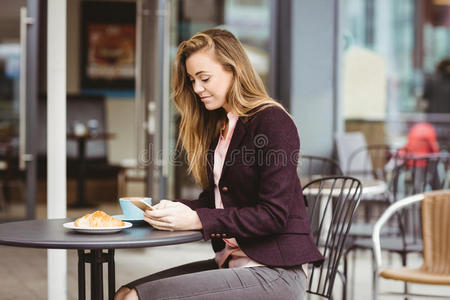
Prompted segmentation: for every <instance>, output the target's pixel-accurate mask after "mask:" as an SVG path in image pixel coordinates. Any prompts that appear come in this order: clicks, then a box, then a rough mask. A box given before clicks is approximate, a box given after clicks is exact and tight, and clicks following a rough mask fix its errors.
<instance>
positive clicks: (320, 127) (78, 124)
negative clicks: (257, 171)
mask: <svg viewBox="0 0 450 300" xmlns="http://www.w3.org/2000/svg"><path fill="white" fill-rule="evenodd" d="M66 4H67V10H66V12H65V14H64V13H63V12H62V13H61V14H55V15H50V14H48V10H47V1H46V0H28V1H26V0H2V1H1V9H0V222H7V221H12V220H21V219H34V218H45V217H46V213H45V210H46V203H47V192H46V187H47V183H48V182H47V171H46V169H47V162H48V159H50V158H47V109H48V107H47V86H48V85H47V84H48V82H47V73H48V72H47V71H48V70H47V61H48V57H47V50H48V48H49V47H55V46H56V45H58V44H60V43H65V45H66V49H67V52H66V55H67V62H66V63H67V67H66V76H67V82H66V88H67V97H66V98H63V99H60V101H66V105H67V111H66V112H64V111H60V112H59V113H61V114H63V113H66V114H67V124H66V132H67V136H66V141H67V205H68V208H69V213H68V215H69V216H73V217H75V216H78V215H80V214H81V212H83V211H85V210H86V211H90V210H92V208H93V207H103V208H104V207H107V208H106V209H107V211H108V209H109V211H108V212H110V213H120V210H119V208H118V201H117V199H118V198H119V197H121V196H151V197H153V200H154V203H156V202H158V201H159V200H160V199H164V198H166V199H178V198H184V199H195V198H196V197H197V196H198V193H199V192H200V189H199V187H198V186H197V185H196V184H195V182H194V180H193V178H192V176H190V175H189V174H188V173H187V164H186V158H185V155H184V153H183V152H182V151H181V149H179V148H177V145H176V141H177V134H178V133H177V128H178V123H179V119H180V116H179V114H178V112H177V110H176V108H175V106H174V104H173V102H172V100H171V94H170V85H169V82H170V76H171V67H172V66H171V64H172V61H173V58H174V56H175V53H176V49H177V46H178V44H179V43H180V42H181V41H183V40H186V39H188V38H189V37H191V36H192V35H193V34H195V33H197V32H199V31H201V30H204V29H207V28H211V27H220V28H225V29H228V30H230V31H231V32H233V33H234V34H235V35H236V36H237V37H238V38H239V40H240V41H241V42H242V44H243V46H244V48H245V50H246V52H247V54H248V56H249V58H250V60H251V61H252V63H253V66H254V68H255V70H256V71H257V73H258V74H259V75H260V76H261V78H262V80H263V82H264V84H265V86H266V88H267V90H268V92H269V95H270V96H272V97H273V98H275V99H277V100H278V101H279V102H280V103H282V104H283V105H284V106H285V107H286V109H287V110H288V111H289V112H290V113H291V115H292V116H293V118H294V120H295V122H296V125H297V127H298V130H299V135H300V140H301V150H300V152H301V155H302V156H305V157H306V156H308V155H311V154H314V155H317V156H321V157H326V158H329V159H332V160H336V161H337V162H338V163H340V167H341V168H342V171H343V172H344V173H346V174H348V173H349V172H348V171H350V169H351V167H350V165H349V161H350V160H351V158H352V157H351V155H350V153H349V152H347V153H343V151H344V150H342V147H340V146H339V145H342V144H344V145H345V144H346V143H347V142H346V140H345V138H344V137H346V136H348V134H349V133H357V134H359V136H358V140H359V141H362V142H360V143H359V144H358V143H356V144H355V145H354V147H353V149H352V150H353V151H357V150H358V147H361V146H363V147H366V148H369V147H371V146H374V147H375V146H381V145H382V146H383V147H387V148H389V149H391V150H392V151H390V152H389V155H390V156H386V155H384V157H383V158H384V159H385V160H383V163H382V167H383V168H384V166H385V164H386V161H387V160H389V158H392V155H393V153H394V152H395V151H397V150H398V149H404V150H405V151H411V152H414V154H430V153H438V152H441V153H448V151H449V149H450V140H449V138H450V1H448V0H395V1H392V0H334V1H329V0H315V1H310V0H279V1H277V0H97V1H90V0H66ZM60 18H63V19H64V20H65V21H66V24H67V29H66V32H65V39H62V40H60V41H56V42H55V41H54V40H51V43H48V41H49V39H48V30H49V28H48V27H47V23H49V21H50V20H57V19H60ZM418 140H420V141H421V143H429V144H427V146H423V144H421V146H420V147H415V146H414V145H416V146H417V143H416V142H417V141H418ZM352 143H353V142H352ZM347 144H348V143H347ZM411 145H413V146H412V147H410V146H411ZM372 163H373V164H374V165H373V167H374V168H375V167H377V166H376V163H375V160H374V157H373V156H372ZM447 174H448V173H447ZM299 175H300V176H303V175H305V174H303V173H301V172H300V173H299ZM366 214H367V211H366ZM366 217H367V216H366ZM202 249H203V248H202ZM41 255H42V253H41V252H39V255H38V257H39V259H41V258H40V256H41ZM365 259H367V260H369V258H367V257H366V258H365ZM366 271H367V270H366ZM367 276H369V275H367ZM124 280H125V279H124ZM367 281H369V280H367Z"/></svg>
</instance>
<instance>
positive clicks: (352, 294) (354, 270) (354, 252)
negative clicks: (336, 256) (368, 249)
mask: <svg viewBox="0 0 450 300" xmlns="http://www.w3.org/2000/svg"><path fill="white" fill-rule="evenodd" d="M356 255H357V249H354V250H353V262H352V274H351V283H350V299H351V300H353V299H355V274H356Z"/></svg>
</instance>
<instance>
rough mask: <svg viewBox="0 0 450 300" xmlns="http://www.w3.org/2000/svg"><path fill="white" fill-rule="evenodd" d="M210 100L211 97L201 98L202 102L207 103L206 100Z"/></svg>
mask: <svg viewBox="0 0 450 300" xmlns="http://www.w3.org/2000/svg"><path fill="white" fill-rule="evenodd" d="M209 98H211V96H205V97H200V99H201V100H202V101H206V100H208V99H209Z"/></svg>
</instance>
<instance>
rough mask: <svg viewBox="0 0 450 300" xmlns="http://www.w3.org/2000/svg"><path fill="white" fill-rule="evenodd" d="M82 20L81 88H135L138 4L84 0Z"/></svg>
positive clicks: (97, 89) (95, 89) (90, 89)
mask: <svg viewBox="0 0 450 300" xmlns="http://www.w3.org/2000/svg"><path fill="white" fill-rule="evenodd" d="M105 11H108V14H105V13H104V12H105ZM82 24H83V25H82V26H83V30H82V36H81V39H82V41H81V44H82V50H81V55H82V64H81V68H82V70H81V72H80V73H81V86H82V89H83V90H84V91H92V90H94V91H99V90H100V91H105V90H106V91H132V90H134V76H135V75H134V74H135V63H136V58H135V50H136V4H135V3H130V2H106V1H101V2H100V1H99V2H95V1H85V2H82Z"/></svg>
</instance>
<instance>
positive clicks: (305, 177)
mask: <svg viewBox="0 0 450 300" xmlns="http://www.w3.org/2000/svg"><path fill="white" fill-rule="evenodd" d="M332 175H338V176H340V175H343V174H342V170H341V167H340V166H339V163H338V162H337V161H335V160H333V159H331V158H327V157H321V156H313V155H301V156H300V163H299V168H298V176H299V177H300V180H301V181H302V184H303V185H305V184H307V183H308V182H311V181H312V180H314V179H319V178H323V177H327V176H332Z"/></svg>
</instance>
